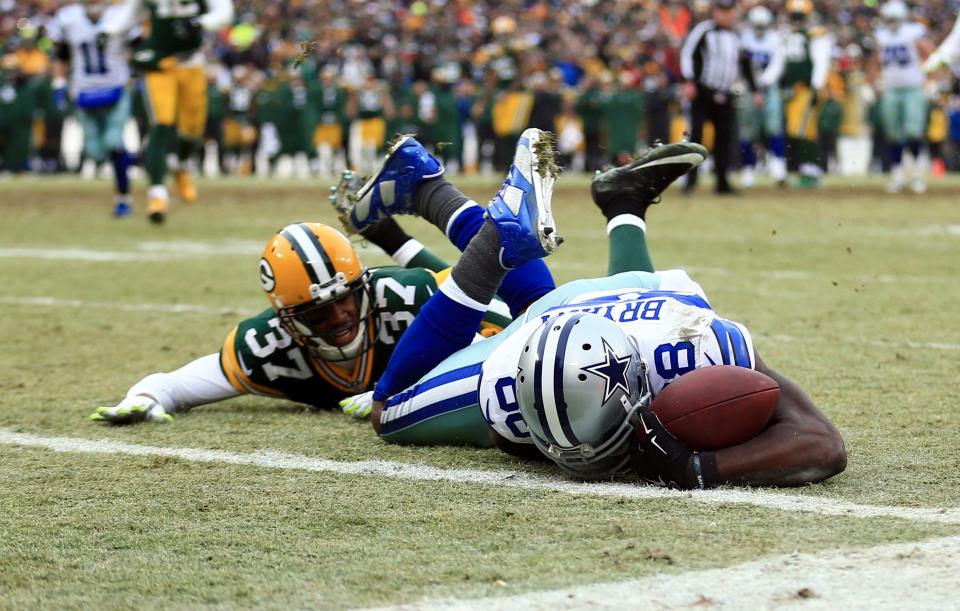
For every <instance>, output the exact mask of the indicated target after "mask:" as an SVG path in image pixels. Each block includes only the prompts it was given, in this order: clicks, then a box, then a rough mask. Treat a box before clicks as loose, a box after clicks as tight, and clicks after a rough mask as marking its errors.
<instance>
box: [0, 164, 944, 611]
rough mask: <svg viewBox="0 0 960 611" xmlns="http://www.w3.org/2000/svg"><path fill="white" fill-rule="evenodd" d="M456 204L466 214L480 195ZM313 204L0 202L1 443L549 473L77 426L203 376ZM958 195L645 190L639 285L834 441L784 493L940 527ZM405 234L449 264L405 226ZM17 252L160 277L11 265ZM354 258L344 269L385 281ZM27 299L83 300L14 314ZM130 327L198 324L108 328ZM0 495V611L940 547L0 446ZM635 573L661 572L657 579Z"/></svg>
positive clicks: (589, 220) (559, 208) (47, 263)
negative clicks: (681, 285) (141, 395)
mask: <svg viewBox="0 0 960 611" xmlns="http://www.w3.org/2000/svg"><path fill="white" fill-rule="evenodd" d="M463 184H464V185H465V190H466V191H467V193H468V194H469V195H470V196H472V197H474V198H476V199H477V200H478V201H486V200H487V199H489V197H490V195H491V194H492V193H493V191H494V190H495V189H496V187H497V184H498V181H496V180H494V179H490V180H482V179H470V180H467V181H464V183H463ZM587 185H588V183H587V181H586V180H585V179H584V178H582V177H577V176H566V175H565V176H563V177H562V178H561V180H560V182H559V183H558V187H557V190H556V195H555V204H554V205H555V215H556V217H557V218H558V222H559V224H560V232H561V234H563V235H564V236H565V237H566V238H567V240H568V241H567V243H566V244H565V245H564V247H562V248H561V249H560V251H559V252H558V253H556V254H555V255H554V256H552V257H551V259H550V261H549V264H550V266H551V267H552V269H553V270H554V272H555V275H556V276H557V279H558V281H561V282H562V281H567V280H573V279H575V278H578V277H586V276H594V275H602V274H603V272H604V270H605V269H606V243H605V237H604V232H603V222H602V219H601V218H600V216H599V215H598V214H597V212H596V210H595V208H593V206H592V204H591V203H590V202H589V197H588V195H587ZM324 186H325V185H324V184H323V183H321V182H309V183H308V182H289V183H281V182H259V181H255V180H246V181H244V180H228V181H223V182H201V183H200V187H201V192H202V196H203V200H202V203H201V204H199V205H197V206H193V207H185V206H182V205H177V204H174V206H173V208H172V211H171V215H170V218H169V222H168V224H167V225H166V226H164V227H154V226H150V225H148V224H147V223H146V222H145V220H144V219H143V218H141V215H138V216H137V217H135V218H130V219H125V220H122V221H116V220H114V219H111V218H110V217H109V211H110V199H109V195H108V193H107V188H106V184H105V183H81V182H79V181H71V180H53V181H48V182H44V181H36V180H11V181H6V182H3V183H0V214H2V215H3V222H2V223H0V277H2V278H3V279H4V286H3V288H2V289H0V312H2V314H3V315H2V316H0V334H2V336H3V337H5V338H7V341H6V342H5V344H4V345H5V347H6V349H5V350H2V351H0V428H6V429H13V430H18V431H23V432H28V433H33V434H38V435H66V436H76V437H84V438H91V439H101V438H105V439H114V440H120V441H127V442H133V443H145V444H151V445H161V446H179V447H197V448H215V449H226V450H236V451H252V450H257V449H276V450H281V451H286V452H295V453H300V454H306V455H309V456H315V457H325V458H333V459H337V460H359V459H366V458H372V457H378V458H385V459H390V460H398V461H404V462H415V463H423V464H428V465H435V466H455V467H472V468H498V469H515V470H519V471H529V472H535V473H536V472H547V471H548V469H546V468H545V467H541V466H538V465H527V464H523V463H517V462H516V461H514V460H512V459H511V458H509V457H507V456H505V455H502V454H500V453H499V452H497V451H495V450H487V451H481V450H473V449H466V448H406V447H395V446H388V445H385V444H383V443H381V442H380V441H379V440H378V439H377V438H376V437H375V436H374V435H373V434H372V431H371V429H370V428H369V425H368V424H367V423H359V422H353V421H350V420H348V419H346V418H345V417H343V416H342V415H340V414H338V413H335V412H330V413H320V414H314V413H308V412H307V411H306V410H305V409H303V408H302V407H300V406H297V405H294V404H291V403H288V402H283V401H272V400H268V399H262V398H256V397H247V398H242V399H237V400H234V401H231V402H227V403H223V404H220V405H217V406H212V407H209V408H200V409H197V410H195V411H194V412H191V413H188V414H183V415H178V416H177V419H176V421H175V422H174V423H173V424H172V425H170V426H148V425H141V426H136V427H125V428H119V429H110V428H107V427H101V426H96V425H94V424H93V423H90V422H88V421H86V420H85V419H84V418H85V416H86V415H87V414H88V413H89V412H90V411H92V409H93V408H94V407H96V406H97V405H103V404H109V403H112V402H115V401H117V400H118V399H120V398H121V397H122V396H123V394H124V392H125V391H126V389H127V388H128V387H129V386H130V385H131V384H132V383H133V382H135V381H137V380H138V379H139V378H140V377H142V376H143V375H146V374H148V373H151V372H153V371H162V370H170V369H173V368H176V367H178V366H179V365H182V364H184V363H185V362H187V361H189V360H190V359H192V358H195V357H197V356H201V355H203V354H207V353H210V352H215V351H217V350H218V349H219V346H220V343H221V342H222V341H223V338H224V336H225V335H226V333H227V332H228V331H229V330H230V328H231V327H232V326H233V325H234V324H236V322H238V321H239V320H240V317H241V316H242V315H243V313H251V312H255V311H258V310H259V309H261V308H263V307H265V306H266V305H267V302H266V300H265V298H264V297H263V295H262V293H261V290H260V288H259V283H258V281H257V272H256V269H257V267H256V266H257V260H258V257H259V255H258V251H259V249H260V245H261V244H265V243H266V240H267V238H268V237H269V236H270V235H271V233H272V232H273V231H275V230H277V229H278V228H280V227H281V226H283V225H284V224H286V223H288V222H291V221H296V220H314V219H317V220H325V221H327V222H333V220H334V216H333V214H332V212H331V211H329V210H327V209H325V208H324V207H323V206H324V204H325V195H326V193H325V189H324ZM958 187H960V183H958V182H957V181H956V180H954V179H949V180H948V181H945V182H941V183H938V184H934V185H933V188H932V189H931V191H930V192H929V193H928V194H927V195H925V196H923V197H917V196H902V197H890V196H886V195H884V194H883V193H882V183H880V182H879V181H877V180H871V181H859V182H856V183H851V182H850V181H845V180H840V179H834V180H833V181H831V183H830V184H829V185H828V186H827V187H826V188H824V189H822V190H818V191H793V190H790V191H779V190H773V189H760V190H757V191H755V192H752V193H750V194H748V195H746V196H744V197H742V198H738V199H718V198H715V197H713V196H711V195H709V194H708V193H704V194H702V195H698V196H694V197H689V198H688V197H684V196H682V195H680V194H679V193H677V192H670V193H668V194H667V195H666V196H665V198H664V199H665V201H664V203H663V204H661V205H659V206H657V207H655V208H652V209H651V210H650V213H649V215H648V225H649V240H650V245H651V249H652V252H653V255H654V261H655V262H656V263H657V265H658V267H660V268H669V267H686V268H689V269H690V270H691V273H692V275H693V277H694V278H695V279H696V280H697V281H699V282H700V283H701V284H702V285H703V286H704V287H705V289H706V290H707V293H708V295H710V298H711V302H712V303H713V305H714V307H715V308H716V309H717V310H718V311H719V312H721V313H722V314H723V315H724V316H726V317H728V318H731V319H734V320H738V321H741V322H743V323H745V324H747V325H748V327H749V328H750V329H751V331H752V332H753V335H754V340H755V344H756V346H757V350H758V352H759V353H760V354H761V355H762V356H763V358H764V360H765V361H766V362H767V363H768V364H769V365H771V366H772V367H774V368H775V369H778V370H780V371H782V372H783V373H786V374H787V375H788V376H790V377H792V378H794V379H796V380H797V381H798V382H800V383H801V385H802V386H804V388H806V389H807V390H808V392H809V393H810V395H811V396H812V398H813V399H814V400H815V401H816V402H817V403H818V404H819V405H820V406H821V408H822V409H823V410H824V411H825V412H826V413H827V414H828V415H829V416H830V417H831V418H832V419H833V420H834V421H835V422H836V423H837V424H838V426H839V427H840V429H841V431H842V433H843V434H844V437H845V439H846V443H847V448H848V451H849V454H850V459H849V467H848V470H847V471H846V472H845V473H844V474H842V475H840V476H839V477H837V478H834V479H833V480H830V481H828V482H827V483H825V484H823V485H819V486H812V487H808V488H804V489H802V490H798V491H792V492H794V493H798V494H810V495H822V496H830V497H835V498H839V499H844V500H847V501H852V502H858V503H873V504H884V505H901V506H919V507H931V508H937V507H940V508H947V507H950V508H952V507H957V506H960V493H958V492H957V490H958V488H960V475H958V473H960V469H958V467H960V459H958V455H957V442H956V439H957V433H956V432H957V431H958V430H960V413H958V410H957V409H956V406H957V405H958V404H960V390H958V389H957V386H956V378H957V367H956V362H957V357H958V355H960V327H958V325H957V324H956V305H955V304H956V302H957V301H958V299H960V285H958V283H957V282H956V280H955V277H956V272H957V271H958V269H957V261H958V260H960V256H958V255H960V208H958V207H957V205H956V201H955V199H956V198H955V193H956V192H957V188H958ZM138 195H139V196H140V197H139V198H138V200H137V203H138V204H141V209H142V201H143V198H142V193H138ZM404 226H405V227H408V228H409V229H410V231H411V233H414V234H415V235H416V236H417V237H418V238H420V239H421V241H423V242H425V243H428V244H429V245H430V246H431V247H432V248H435V249H436V251H437V252H438V253H440V254H441V255H442V256H444V257H446V258H448V259H450V260H452V259H453V258H454V257H455V255H456V252H455V250H454V249H453V248H452V247H451V246H449V245H448V244H445V243H444V242H443V239H442V236H440V234H439V233H438V232H436V231H435V230H433V229H432V228H429V227H428V226H427V225H426V224H425V223H423V222H422V221H419V220H410V221H404ZM198 245H200V246H205V248H206V251H207V252H198V251H197V249H198ZM28 248H29V249H42V248H47V249H58V250H66V249H87V250H98V251H112V252H120V253H133V254H138V255H143V256H149V255H151V254H154V255H155V254H156V253H166V254H165V255H164V256H169V255H170V254H171V253H172V254H176V255H178V256H179V257H180V258H177V259H173V260H138V261H122V262H117V261H97V262H93V261H80V260H69V258H68V257H67V258H54V259H40V258H36V257H35V256H28V257H23V256H19V257H18V256H13V255H14V254H16V253H15V252H14V250H13V249H28ZM21 252H22V251H21ZM362 252H363V256H364V259H365V260H366V261H367V262H368V263H370V264H379V263H385V262H386V261H387V260H386V258H385V257H383V256H382V255H381V254H378V253H376V252H375V251H374V250H373V249H365V250H363V251H362ZM36 297H45V298H56V299H60V300H80V301H81V302H83V303H81V304H80V305H79V306H74V305H69V304H62V305H56V306H52V305H37V304H34V303H23V302H20V303H17V302H16V300H17V299H21V298H36ZM84 304H86V305H84ZM91 304H93V305H91ZM96 304H102V305H96ZM131 304H189V305H201V306H206V307H208V308H211V310H212V311H210V312H186V313H169V312H150V311H133V310H130V309H122V308H119V307H117V306H118V305H120V306H130V305H131ZM224 308H232V309H234V310H236V312H234V313H221V312H220V310H221V309H224ZM237 312H238V313H237ZM0 480H2V481H3V482H4V490H5V494H3V495H0V515H2V516H3V517H2V518H0V538H2V541H3V545H2V546H0V554H2V555H0V606H8V607H11V608H24V607H36V606H44V607H74V606H85V607H94V606H96V607H101V606H103V607H117V606H144V605H153V606H171V605H176V606H195V605H200V604H208V605H222V606H254V605H265V604H273V605H275V606H285V605H286V606H289V605H295V606H329V607H342V606H351V605H365V604H380V603H399V602H404V601H409V600H411V599H413V598H417V597H421V596H441V595H442V596H458V595H463V596H466V595H471V596H472V595H483V594H490V593H496V592H501V591H509V592H515V591H519V590H531V589H538V588H544V587H551V586H557V585H562V584H565V583H573V582H576V583H588V582H591V581H597V580H613V579H620V578H627V577H631V576H636V575H643V574H649V573H650V572H654V571H679V570H684V569H690V568H700V567H712V566H724V565H728V564H732V563H735V562H738V561H741V560H747V559H750V558H753V557H756V556H757V555H760V554H768V553H775V552H780V551H790V550H792V549H803V550H806V551H816V550H818V549H826V548H839V547H846V546H863V545H872V544H878V543H883V542H886V541H892V540H916V539H919V538H922V537H925V536H932V535H942V534H950V533H953V532H956V531H957V529H956V528H954V527H946V526H938V527H934V526H922V525H916V524H910V523H906V522H903V521H896V520H870V521H866V520H859V519H841V518H826V517H817V516H810V515H796V514H785V513H781V512H775V511H770V510H761V509H756V508H751V507H746V506H730V507H715V506H711V507H705V506H700V505H696V504H692V503H689V502H682V501H677V500H676V499H673V500H656V501H623V500H609V499H607V500H604V499H597V498H589V497H571V496H565V495H559V494H552V493H541V492H533V491H521V490H501V489H496V488H492V487H484V486H477V485H467V484H464V485H455V484H449V483H447V484H427V483H412V482H402V481H390V480H384V479H382V478H373V477H366V478H365V477H341V476H335V475H329V474H316V473H293V472H273V471H268V470H262V469H257V468H254V467H227V466H216V465H199V464H188V463H182V462H180V461H176V460H172V461H168V460H160V459H157V460H154V459H144V458H129V457H119V456H118V457H110V458H108V457H103V456H97V457H92V456H73V455H68V454H55V453H51V452H46V451H38V450H24V449H19V448H14V447H10V446H0ZM7 491H12V493H11V494H6V492H7ZM204 504H206V505H207V507H208V509H207V510H202V509H201V508H202V507H203V506H204ZM511 512H512V515H507V514H508V513H511ZM101 515H106V516H114V517H113V519H114V520H116V522H110V521H107V522H106V523H104V522H102V521H101V519H102V518H101V517H100V516H101ZM164 516H169V518H166V519H165V518H164ZM404 518H407V521H405V520H404ZM621 530H622V531H623V532H621ZM703 533H706V534H703ZM631 545H632V547H628V546H631ZM661 552H662V554H663V555H667V556H669V557H670V559H671V562H672V564H671V563H667V562H665V561H662V560H658V558H660V557H661ZM604 554H606V555H604ZM208 558H209V559H208ZM651 558H652V559H651ZM463 567H467V568H466V569H464V568H463ZM468 574H469V575H470V577H469V578H466V575H468ZM100 575H106V577H103V578H102V579H101V578H99V576H100ZM497 579H503V580H504V581H506V582H507V584H508V586H507V587H506V588H503V587H500V586H497V585H495V583H496V580H497ZM98 584H99V585H98Z"/></svg>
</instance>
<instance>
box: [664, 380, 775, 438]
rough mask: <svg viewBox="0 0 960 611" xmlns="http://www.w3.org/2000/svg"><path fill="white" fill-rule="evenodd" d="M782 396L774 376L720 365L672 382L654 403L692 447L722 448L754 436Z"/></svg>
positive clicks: (666, 424) (667, 425)
mask: <svg viewBox="0 0 960 611" xmlns="http://www.w3.org/2000/svg"><path fill="white" fill-rule="evenodd" d="M779 400H780V386H779V385H778V384H777V383H776V382H775V381H774V380H773V378H771V377H770V376H767V375H764V374H762V373H760V372H758V371H754V370H752V369H746V368H744V367H736V366H734V365H715V366H711V367H703V368H700V369H697V370H694V371H691V372H690V373H687V374H685V375H683V376H681V377H680V378H679V379H677V380H676V381H675V382H671V383H670V384H668V385H667V387H666V388H664V389H663V390H662V391H660V394H659V395H657V397H656V398H655V399H654V400H653V403H652V404H651V405H650V409H652V410H653V412H654V413H655V414H657V416H659V417H660V421H661V422H663V425H664V426H665V427H667V430H669V431H670V432H671V433H673V434H674V436H675V437H676V438H677V439H679V440H680V441H682V442H683V443H684V444H685V445H686V446H687V447H688V448H690V449H691V450H719V449H721V448H729V447H731V446H735V445H737V444H739V443H743V442H744V441H747V440H748V439H752V438H753V437H755V436H756V435H757V434H758V433H759V432H760V431H762V430H763V429H764V427H765V426H766V425H767V422H769V421H770V417H771V416H773V411H774V410H775V409H776V408H777V402H778V401H779Z"/></svg>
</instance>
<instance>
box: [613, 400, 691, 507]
mask: <svg viewBox="0 0 960 611" xmlns="http://www.w3.org/2000/svg"><path fill="white" fill-rule="evenodd" d="M638 415H639V417H640V418H639V421H638V422H637V428H636V433H637V438H638V439H639V443H638V444H637V445H636V446H635V448H634V452H633V453H632V456H631V465H632V466H633V468H634V470H635V471H636V472H637V475H639V476H640V478H641V479H643V480H644V481H646V482H648V483H651V484H656V485H659V486H667V487H668V488H679V489H681V490H689V489H691V488H700V487H702V481H700V482H697V481H690V480H691V479H694V478H691V477H690V474H689V469H688V466H689V465H690V461H691V459H692V458H693V455H694V453H693V452H692V451H690V449H689V448H687V446H685V445H683V444H682V443H680V441H678V440H677V438H676V437H674V436H673V435H672V434H671V433H670V431H668V430H667V427H665V426H663V423H662V422H660V418H659V417H658V416H657V415H656V414H655V413H653V411H652V410H651V409H650V405H649V404H646V405H644V406H642V407H641V408H640V409H639V411H638Z"/></svg>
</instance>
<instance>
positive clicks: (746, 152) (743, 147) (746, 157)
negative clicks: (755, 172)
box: [740, 140, 757, 168]
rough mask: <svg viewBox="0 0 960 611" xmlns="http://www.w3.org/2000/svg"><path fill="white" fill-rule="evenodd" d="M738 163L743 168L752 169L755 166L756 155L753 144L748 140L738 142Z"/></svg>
mask: <svg viewBox="0 0 960 611" xmlns="http://www.w3.org/2000/svg"><path fill="white" fill-rule="evenodd" d="M740 162H741V163H742V164H743V167H745V168H752V167H753V166H755V165H757V154H756V152H754V150H753V142H750V141H749V140H741V141H740Z"/></svg>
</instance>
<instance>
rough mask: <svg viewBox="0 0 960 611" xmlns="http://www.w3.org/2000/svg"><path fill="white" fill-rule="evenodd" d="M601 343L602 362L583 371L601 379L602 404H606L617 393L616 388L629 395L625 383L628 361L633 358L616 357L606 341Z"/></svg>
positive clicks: (628, 356) (628, 386) (630, 356)
mask: <svg viewBox="0 0 960 611" xmlns="http://www.w3.org/2000/svg"><path fill="white" fill-rule="evenodd" d="M602 341H603V352H604V355H603V362H602V363H596V364H595V365H589V366H587V367H584V368H583V371H587V372H589V373H592V374H593V375H595V376H598V377H601V378H603V381H604V384H605V386H604V389H603V402H604V403H606V402H607V401H608V400H609V399H610V397H612V396H613V393H615V392H617V389H618V388H622V389H623V392H624V393H626V394H628V395H629V394H630V385H629V383H628V382H627V370H628V369H629V368H630V359H632V358H633V356H632V355H630V354H628V355H627V356H624V357H620V356H617V353H616V352H614V351H613V348H611V347H610V344H608V343H607V340H602Z"/></svg>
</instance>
